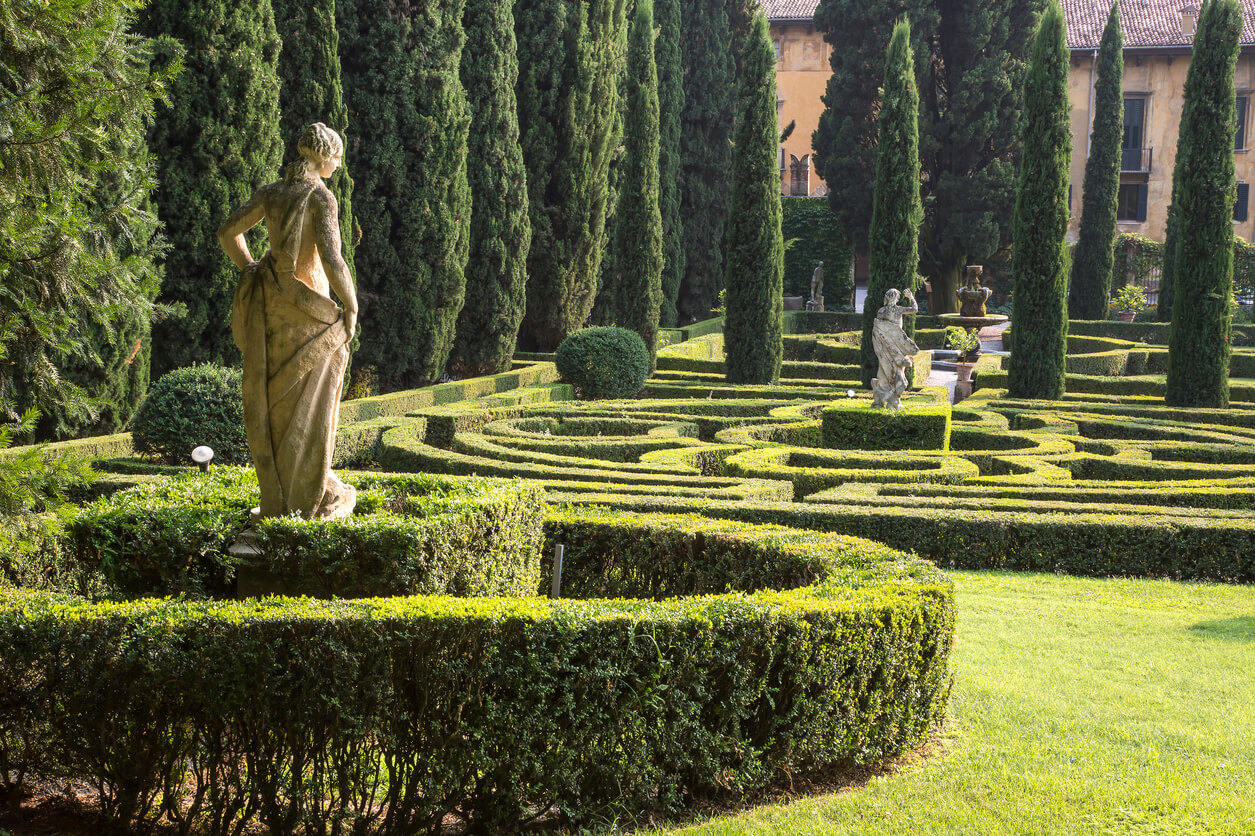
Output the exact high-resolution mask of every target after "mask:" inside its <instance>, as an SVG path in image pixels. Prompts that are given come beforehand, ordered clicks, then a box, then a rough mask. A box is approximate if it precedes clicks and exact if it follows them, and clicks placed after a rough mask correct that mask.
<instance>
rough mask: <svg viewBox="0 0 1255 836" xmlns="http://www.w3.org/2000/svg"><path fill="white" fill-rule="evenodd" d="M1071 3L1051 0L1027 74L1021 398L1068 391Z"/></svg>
mask: <svg viewBox="0 0 1255 836" xmlns="http://www.w3.org/2000/svg"><path fill="white" fill-rule="evenodd" d="M1065 35H1066V27H1065V23H1064V18H1063V10H1062V9H1061V8H1059V3H1058V0H1049V4H1048V5H1047V6H1046V10H1045V11H1044V12H1042V16H1041V22H1040V23H1039V25H1038V27H1037V36H1036V38H1035V39H1034V41H1033V53H1032V57H1031V58H1030V60H1029V66H1028V74H1027V76H1026V78H1025V80H1024V116H1023V120H1022V121H1023V136H1024V156H1023V160H1022V163H1021V170H1020V186H1019V191H1018V194H1017V197H1016V201H1015V256H1014V258H1013V260H1012V262H1011V271H1012V274H1013V280H1014V282H1015V293H1014V297H1013V303H1014V307H1013V309H1012V313H1011V321H1012V322H1013V323H1016V324H1017V327H1016V329H1015V338H1014V339H1015V343H1014V346H1013V348H1012V351H1011V359H1010V361H1009V365H1008V367H1007V389H1008V392H1009V394H1010V395H1011V397H1014V398H1048V399H1052V400H1057V399H1058V398H1061V397H1063V392H1064V373H1065V359H1066V355H1067V339H1068V319H1067V273H1066V272H1065V268H1066V266H1067V265H1066V258H1065V249H1064V243H1063V239H1064V236H1065V235H1066V234H1067V231H1068V170H1069V165H1070V163H1071V159H1072V128H1071V124H1070V113H1071V103H1070V102H1069V100H1068V47H1067V42H1066V37H1065Z"/></svg>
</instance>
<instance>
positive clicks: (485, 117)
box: [449, 0, 532, 377]
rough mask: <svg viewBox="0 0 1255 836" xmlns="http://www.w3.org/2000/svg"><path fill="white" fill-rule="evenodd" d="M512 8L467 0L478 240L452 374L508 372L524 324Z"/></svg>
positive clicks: (465, 56) (466, 61)
mask: <svg viewBox="0 0 1255 836" xmlns="http://www.w3.org/2000/svg"><path fill="white" fill-rule="evenodd" d="M512 9H513V3H512V2H511V0H467V3H466V11H465V13H464V17H463V20H464V22H465V28H466V48H465V49H464V50H463V51H462V84H463V86H464V87H465V88H466V94H467V97H468V98H469V100H470V110H471V130H470V135H469V137H468V139H467V158H468V160H469V165H468V171H467V177H468V180H469V183H470V189H471V234H470V235H471V240H470V256H469V258H468V259H467V262H466V276H467V303H466V304H464V305H463V306H462V312H461V314H459V316H458V324H457V333H456V338H455V342H454V348H453V354H452V356H451V357H450V359H449V368H450V371H452V372H453V373H454V374H456V375H458V376H459V377H473V376H476V375H484V374H497V373H498V372H503V371H507V370H508V369H509V368H510V362H511V357H512V356H513V355H514V347H515V344H516V342H517V341H518V333H519V323H521V322H522V321H523V305H524V302H525V293H524V284H525V283H526V281H527V251H528V247H529V246H530V244H531V240H532V227H531V223H530V222H529V221H528V217H527V171H526V169H525V168H524V165H523V151H522V149H521V148H520V147H519V123H518V105H517V102H516V100H515V94H514V86H515V84H516V83H517V81H518V74H519V65H518V57H517V54H516V48H515V41H514V13H513V11H512Z"/></svg>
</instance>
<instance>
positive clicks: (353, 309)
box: [310, 189, 357, 338]
mask: <svg viewBox="0 0 1255 836" xmlns="http://www.w3.org/2000/svg"><path fill="white" fill-rule="evenodd" d="M310 203H311V205H312V208H313V217H312V220H313V222H314V234H315V236H316V237H317V243H318V257H319V258H321V259H322V268H323V271H324V272H326V274H327V283H328V284H329V285H331V289H332V291H334V292H335V294H336V297H337V298H338V299H339V300H340V304H341V305H343V306H344V329H345V331H347V332H348V334H349V337H350V338H352V336H353V333H354V332H355V331H356V330H357V291H356V290H354V289H353V276H352V274H351V273H349V265H348V264H346V263H345V262H344V256H343V255H342V254H341V252H340V207H339V205H338V204H337V203H336V196H335V195H333V194H332V193H331V192H330V191H328V190H326V189H318V190H317V191H315V193H314V195H313V199H312V200H311V201H310Z"/></svg>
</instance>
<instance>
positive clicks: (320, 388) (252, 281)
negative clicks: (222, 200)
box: [218, 122, 357, 519]
mask: <svg viewBox="0 0 1255 836" xmlns="http://www.w3.org/2000/svg"><path fill="white" fill-rule="evenodd" d="M297 148H298V150H299V151H300V154H301V159H300V160H299V161H297V162H295V163H293V164H292V165H290V166H288V169H287V171H286V172H285V173H284V176H283V179H282V180H280V181H278V182H276V183H270V184H269V185H266V186H263V187H261V188H260V189H258V190H257V193H256V194H254V195H253V197H252V198H251V199H250V200H249V201H248V202H247V203H245V204H244V205H242V206H240V207H239V208H238V209H236V210H235V211H234V212H232V213H231V217H229V218H228V219H227V222H226V223H225V224H223V225H222V228H221V229H219V230H218V241H219V242H220V243H221V244H222V248H223V250H225V251H226V253H227V255H228V256H230V258H231V261H233V262H234V263H235V265H236V266H237V267H239V268H240V269H241V270H242V271H243V273H242V274H241V276H240V283H239V285H238V286H237V288H236V291H235V300H234V303H233V305H232V309H231V331H232V334H233V336H234V337H235V344H236V345H238V346H239V347H240V351H242V352H244V423H245V427H246V429H247V431H248V446H249V450H250V451H251V452H252V454H253V464H254V466H255V467H256V468H257V479H258V482H259V483H260V484H261V507H260V509H259V510H258V509H254V513H255V514H260V516H263V517H269V516H277V515H282V514H289V513H292V512H296V513H299V514H300V515H301V516H302V517H304V518H305V519H313V518H316V517H323V518H338V517H344V516H347V515H349V514H350V513H352V511H353V506H354V505H355V504H356V502H357V492H356V490H354V488H353V486H352V485H346V484H344V483H343V482H341V481H340V480H339V479H338V478H336V475H335V474H334V473H332V472H331V451H332V445H333V444H334V443H335V433H336V424H337V423H338V421H339V415H340V389H341V386H342V385H343V382H344V369H345V366H346V364H347V363H348V358H349V347H348V344H349V341H350V340H351V339H352V337H353V331H354V329H355V328H356V327H357V295H356V293H354V291H353V279H352V277H351V276H350V275H349V270H348V267H347V265H346V264H345V263H344V258H343V257H342V256H341V254H340V225H339V221H338V214H339V208H338V207H337V205H336V199H335V195H333V194H332V193H331V192H330V191H329V190H328V189H327V187H326V185H325V184H324V183H323V181H322V179H323V178H324V177H330V176H331V174H332V172H334V171H335V170H336V168H338V167H339V165H340V161H341V159H342V158H343V155H344V140H342V139H341V138H340V136H339V134H337V133H336V132H335V131H333V130H331V129H330V128H328V127H327V126H326V125H324V124H322V123H321V122H316V123H315V124H313V125H311V126H310V127H309V128H308V129H307V130H306V131H305V134H304V135H303V136H302V137H301V140H300V142H299V143H298V146H297ZM263 220H264V221H265V222H266V231H267V232H268V233H269V236H270V251H269V252H267V253H266V254H265V255H264V256H262V258H261V260H260V261H254V260H253V257H252V255H250V254H249V251H248V244H247V243H246V242H245V240H244V233H245V232H247V231H248V230H249V229H252V228H253V227H254V226H256V225H257V224H258V223H259V222H261V221H263ZM330 291H335V294H336V296H338V297H339V298H340V302H341V303H342V304H343V305H344V309H343V310H341V309H340V307H339V306H337V305H336V303H335V302H334V301H332V299H331V296H330Z"/></svg>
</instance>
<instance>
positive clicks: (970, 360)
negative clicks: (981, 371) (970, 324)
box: [946, 325, 980, 383]
mask: <svg viewBox="0 0 1255 836" xmlns="http://www.w3.org/2000/svg"><path fill="white" fill-rule="evenodd" d="M946 348H948V349H950V350H951V351H955V352H958V356H957V357H955V359H954V370H955V371H956V372H957V373H958V375H959V381H960V382H962V383H966V382H968V381H970V380H971V379H972V369H973V368H975V366H976V358H978V357H980V334H979V333H978V332H977V331H976V330H975V329H973V330H971V331H969V330H967V329H966V328H960V327H959V326H957V325H950V326H948V327H947V328H946Z"/></svg>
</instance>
